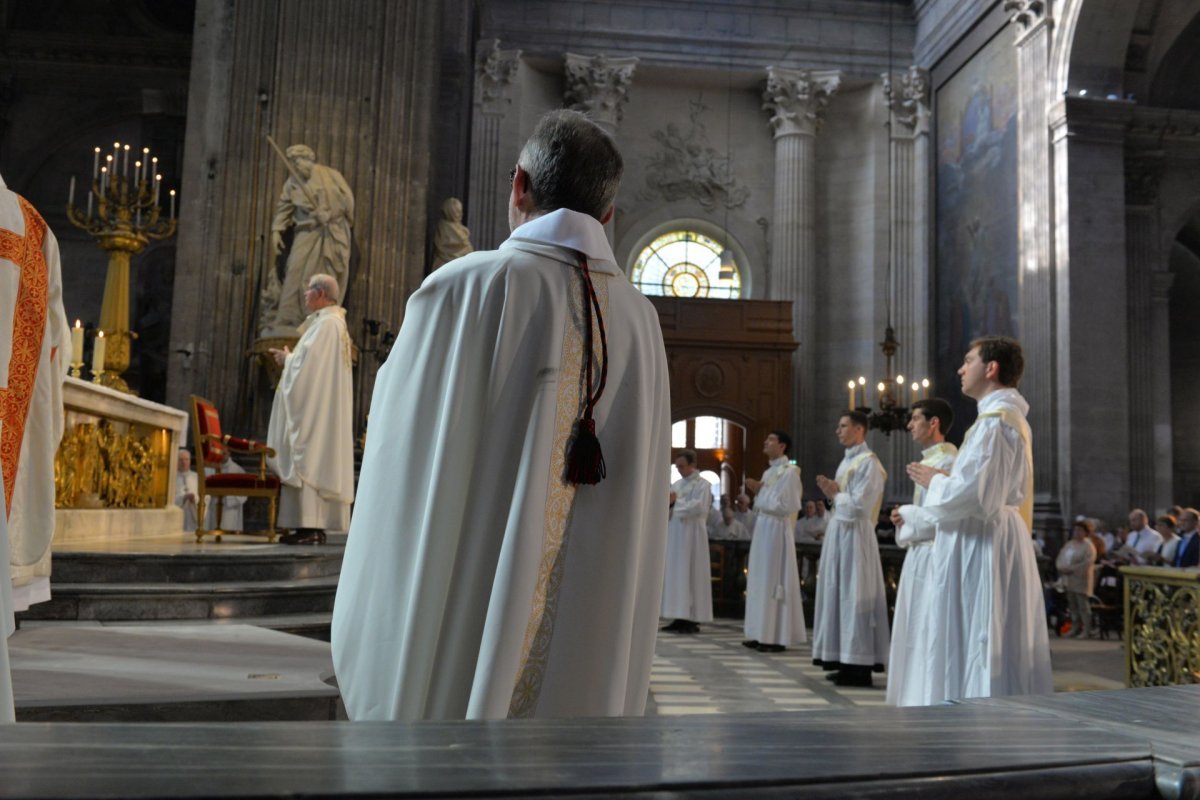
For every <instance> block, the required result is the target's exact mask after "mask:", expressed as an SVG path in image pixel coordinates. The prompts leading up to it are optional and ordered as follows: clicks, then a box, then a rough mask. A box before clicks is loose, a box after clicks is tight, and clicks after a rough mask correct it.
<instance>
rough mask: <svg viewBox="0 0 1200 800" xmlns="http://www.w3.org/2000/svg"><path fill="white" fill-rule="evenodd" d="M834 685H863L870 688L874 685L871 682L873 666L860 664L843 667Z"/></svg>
mask: <svg viewBox="0 0 1200 800" xmlns="http://www.w3.org/2000/svg"><path fill="white" fill-rule="evenodd" d="M833 685H834V686H861V687H864V688H869V687H871V686H874V684H873V683H871V668H870V667H864V666H859V665H858V664H853V665H849V666H846V667H843V668H842V669H841V671H839V672H838V674H837V679H836V680H834V682H833Z"/></svg>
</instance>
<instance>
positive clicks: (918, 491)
mask: <svg viewBox="0 0 1200 800" xmlns="http://www.w3.org/2000/svg"><path fill="white" fill-rule="evenodd" d="M953 424H954V410H953V409H952V408H950V404H949V403H947V402H946V401H945V400H943V399H941V398H940V397H932V398H928V399H925V400H917V401H916V402H915V403H913V407H912V412H911V413H910V415H909V419H908V432H909V433H910V434H911V435H912V439H913V441H914V442H916V443H917V445H918V446H919V447H920V448H921V463H922V464H924V465H926V466H930V467H933V468H934V469H938V470H944V471H945V472H949V471H950V467H952V466H953V465H954V457H955V455H957V453H958V448H957V447H955V446H954V445H953V444H951V443H950V442H947V441H946V433H947V432H949V430H950V427H951V426H952V425H953ZM924 501H925V487H924V486H921V485H920V484H917V486H916V487H915V488H914V489H913V505H917V506H919V505H921V504H922V503H923V502H924ZM892 522H893V523H894V524H895V525H896V544H898V545H899V546H900V547H904V548H906V549H907V550H908V552H907V553H906V554H905V556H904V567H903V569H902V570H901V571H900V586H899V588H898V589H897V590H896V611H895V613H894V614H893V616H892V650H891V656H890V658H889V659H888V683H887V701H888V702H889V703H891V704H892V705H894V706H927V705H930V704H932V703H934V702H935V701H934V699H933V698H934V696H935V691H934V686H935V685H937V684H938V683H940V682H939V681H934V680H933V676H932V674H931V673H930V670H929V650H930V648H932V647H933V646H934V644H935V643H936V641H937V637H936V635H935V632H934V629H933V628H932V627H931V623H932V622H933V615H932V612H933V609H934V607H935V605H936V603H937V600H938V592H939V589H938V587H937V583H936V582H935V574H934V573H935V569H934V568H935V564H934V560H933V534H934V529H933V528H932V527H924V528H917V527H916V526H913V525H905V524H904V518H903V517H902V516H900V511H899V509H896V510H895V511H893V512H892Z"/></svg>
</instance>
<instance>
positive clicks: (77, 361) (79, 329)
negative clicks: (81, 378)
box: [71, 320, 83, 366]
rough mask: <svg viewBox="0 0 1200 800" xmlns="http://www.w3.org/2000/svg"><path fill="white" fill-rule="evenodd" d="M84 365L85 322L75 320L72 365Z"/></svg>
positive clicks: (72, 331) (72, 335) (72, 338)
mask: <svg viewBox="0 0 1200 800" xmlns="http://www.w3.org/2000/svg"><path fill="white" fill-rule="evenodd" d="M76 365H79V366H83V324H82V323H80V321H79V320H75V327H74V328H71V366H76Z"/></svg>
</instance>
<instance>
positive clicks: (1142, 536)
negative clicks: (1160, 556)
mask: <svg viewBox="0 0 1200 800" xmlns="http://www.w3.org/2000/svg"><path fill="white" fill-rule="evenodd" d="M1162 541H1163V537H1162V534H1161V533H1159V532H1158V531H1156V530H1154V529H1153V528H1151V527H1150V518H1149V517H1148V516H1147V515H1146V512H1145V511H1143V510H1142V509H1140V508H1135V509H1134V510H1133V511H1130V512H1129V533H1128V534H1127V535H1126V537H1125V546H1126V547H1128V548H1129V549H1130V550H1131V551H1132V552H1133V555H1134V558H1135V559H1136V561H1137V563H1139V564H1146V563H1148V562H1149V561H1150V556H1152V555H1153V554H1155V553H1157V552H1158V548H1159V547H1161V546H1162Z"/></svg>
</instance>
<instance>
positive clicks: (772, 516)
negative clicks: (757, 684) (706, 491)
mask: <svg viewBox="0 0 1200 800" xmlns="http://www.w3.org/2000/svg"><path fill="white" fill-rule="evenodd" d="M791 450H792V437H791V436H789V435H788V434H786V433H784V432H783V431H772V432H771V433H769V434H767V439H766V441H765V442H763V454H764V455H766V457H767V459H768V461H769V465H768V466H767V469H766V471H765V472H764V473H763V476H762V480H760V481H756V480H754V479H753V478H748V479H747V480H746V486H747V487H748V488H749V489H750V490H751V491H752V492H754V508H755V510H756V511H757V512H758V522H757V524H755V526H754V538H753V540H752V541H751V543H750V566H749V571H748V573H747V575H746V619H745V623H744V628H745V633H746V640H745V641H744V642H742V644H744V645H745V646H746V647H750V648H752V649H757V650H759V651H761V652H764V653H782V652H783V651H784V650H786V649H787V648H788V646H790V645H793V644H800V643H801V642H804V641H807V639H808V629H807V628H806V627H805V625H804V603H803V598H802V597H801V594H800V570H799V569H798V568H797V565H796V517H797V515H798V514H799V513H800V508H801V507H802V506H803V505H804V488H803V486H801V484H800V468H799V467H797V466H796V465H795V464H793V463H792V462H791V456H792V453H791Z"/></svg>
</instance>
